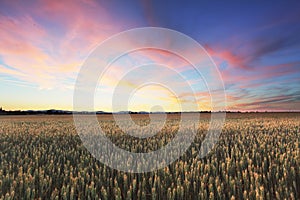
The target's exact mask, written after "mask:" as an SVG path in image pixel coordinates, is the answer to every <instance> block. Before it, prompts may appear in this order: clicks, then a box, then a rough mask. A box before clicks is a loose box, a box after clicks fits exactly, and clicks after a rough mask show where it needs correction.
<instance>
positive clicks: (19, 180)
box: [0, 113, 300, 200]
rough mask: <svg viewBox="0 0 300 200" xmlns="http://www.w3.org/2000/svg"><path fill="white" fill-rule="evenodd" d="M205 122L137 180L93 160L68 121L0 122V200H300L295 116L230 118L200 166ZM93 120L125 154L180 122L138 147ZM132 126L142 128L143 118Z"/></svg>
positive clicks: (172, 119)
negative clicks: (176, 152)
mask: <svg viewBox="0 0 300 200" xmlns="http://www.w3.org/2000/svg"><path fill="white" fill-rule="evenodd" d="M209 117H210V114H201V119H200V121H198V122H192V121H191V123H195V127H196V129H197V136H196V138H195V140H194V142H193V143H192V145H191V146H190V148H189V149H188V151H187V152H185V153H184V154H183V155H182V156H181V157H180V158H179V159H178V160H176V161H175V162H173V163H172V164H171V165H169V166H167V167H165V168H163V169H159V170H155V171H153V172H149V173H140V174H137V173H126V172H121V171H117V170H114V169H111V168H109V167H107V166H105V165H104V164H102V163H101V162H99V161H98V160H96V159H95V158H94V157H93V156H92V155H91V154H90V153H89V151H87V149H86V148H85V147H84V146H83V144H82V142H81V140H80V137H79V136H78V135H77V132H76V128H75V126H74V123H73V118H72V116H71V115H62V116H49V115H40V116H0V144H1V145H0V198H1V199H109V200H110V199H300V195H299V194H300V158H299V147H300V132H299V127H300V114H299V113H229V114H227V116H226V123H225V125H224V128H223V131H222V134H221V136H220V139H219V141H218V143H217V145H216V146H215V148H214V149H213V151H212V152H211V153H210V154H209V155H208V156H206V157H205V158H199V157H198V150H199V148H200V145H201V142H202V141H203V139H204V138H205V134H206V130H207V128H208V124H209ZM98 118H99V123H100V125H101V127H102V128H103V130H105V132H106V133H107V137H108V138H109V139H110V140H111V141H112V142H113V143H114V144H116V145H117V146H119V147H120V148H123V149H125V150H128V151H132V152H150V151H153V150H156V149H159V148H161V147H162V146H164V145H166V144H167V143H168V142H169V141H170V140H172V138H173V137H174V135H175V134H176V130H177V129H178V125H179V115H176V114H174V115H168V117H167V122H166V123H165V125H164V128H163V129H162V130H161V131H160V132H159V133H157V134H156V135H155V136H153V137H151V138H148V139H137V138H132V137H129V136H128V135H126V133H124V132H123V131H122V130H120V129H119V128H118V127H117V126H116V124H115V123H114V121H113V118H112V116H111V115H99V116H98ZM132 118H133V120H134V121H135V122H136V123H137V124H139V125H145V124H147V123H149V117H148V115H133V116H132ZM128 128H129V129H130V127H128Z"/></svg>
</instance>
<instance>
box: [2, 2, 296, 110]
mask: <svg viewBox="0 0 300 200" xmlns="http://www.w3.org/2000/svg"><path fill="white" fill-rule="evenodd" d="M299 9H300V2H299V1H278V2H277V1H247V2H238V1H231V2H230V3H229V2H227V1H226V2H225V1H224V2H212V1H202V2H201V1H169V0H166V1H158V0H157V1H156V0H155V1H147V0H142V1H114V0H112V1H93V0H74V1H71V0H70V1H68V0H66V1H59V0H48V1H10V0H2V1H1V2H0V106H2V107H3V108H4V109H5V110H44V109H63V110H72V109H73V92H74V85H75V82H76V78H77V75H78V73H79V71H80V69H81V67H82V66H83V64H84V62H85V61H86V59H87V58H88V56H89V55H90V53H91V52H92V51H93V50H94V49H95V48H97V46H98V45H99V44H101V42H103V41H105V40H106V39H108V38H110V37H111V36H113V35H114V34H117V33H120V32H122V31H126V30H130V29H133V28H141V27H162V28H168V29H172V30H175V31H179V32H181V33H183V34H186V35H187V36H189V37H191V38H192V39H194V40H195V41H197V42H198V43H199V44H200V45H202V46H203V47H204V48H205V50H206V51H207V53H208V54H209V55H210V56H211V58H212V59H213V61H214V62H215V64H216V66H217V68H218V70H219V72H220V75H221V77H222V81H223V83H224V88H225V92H226V97H227V98H226V99H227V101H226V105H227V108H226V109H227V110H232V111H236V110H239V111H266V110H267V111H296V110H300V87H299V85H300V37H299V35H300V12H299ZM158 40H159V38H158ZM118 45H120V46H121V45H122V44H116V47H118ZM189 53H194V52H189ZM143 63H159V64H161V68H160V67H159V66H157V65H156V66H155V65H153V66H152V67H151V66H150V67H149V68H147V69H146V68H144V69H143V70H140V71H137V72H134V73H131V75H130V74H129V76H127V77H126V78H127V79H124V80H123V79H122V77H124V75H126V73H127V72H128V70H129V69H130V67H132V66H133V65H135V64H143ZM163 65H165V66H168V67H169V69H174V70H175V71H173V72H176V73H179V74H180V75H181V76H180V77H179V76H177V75H176V73H175V75H172V72H171V71H168V70H164V69H166V68H164V69H163ZM153 74H157V77H158V80H161V81H164V83H166V84H164V85H157V84H154V85H144V86H142V87H139V86H138V85H136V84H135V82H136V83H139V82H140V81H141V80H143V79H145V77H147V76H150V75H153ZM203 76H204V77H205V74H204V75H203ZM120 83H121V89H122V90H121V91H127V89H128V88H131V89H134V91H135V93H133V94H132V96H131V98H130V101H128V103H127V102H126V103H124V102H123V104H126V105H127V104H128V105H127V106H128V107H127V109H129V110H134V111H149V110H151V109H154V111H155V109H158V108H160V107H159V106H161V107H163V109H164V110H166V111H178V110H180V109H182V108H185V109H184V110H193V109H194V108H195V107H194V106H195V105H196V106H197V109H198V110H210V109H211V107H212V105H211V104H212V103H211V97H210V93H209V90H208V89H207V88H205V84H204V83H205V82H204V80H203V78H201V77H197V76H196V75H195V72H194V71H193V70H192V68H191V66H190V65H189V63H186V61H184V60H183V59H181V58H179V57H177V56H176V55H174V54H172V53H170V52H162V51H157V50H154V49H145V50H141V51H138V52H132V53H129V54H128V55H125V56H122V57H121V58H120V59H118V60H116V62H115V63H113V64H112V66H111V67H110V68H109V70H108V71H107V74H106V75H105V76H103V78H102V79H101V80H99V83H98V85H97V89H96V92H95V99H94V101H95V102H94V109H95V110H104V111H112V110H114V109H115V110H116V111H117V110H122V109H124V108H123V107H116V108H113V107H112V101H113V100H114V98H115V100H116V99H118V96H114V88H115V87H116V85H118V84H120ZM187 83H188V84H190V85H192V88H193V89H194V93H191V91H190V90H187V89H186V84H187ZM169 86H170V87H171V86H172V87H173V88H176V89H177V93H176V95H174V91H172V89H170V88H169ZM157 105H159V106H157ZM183 105H184V106H183ZM185 106H186V107H185Z"/></svg>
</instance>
